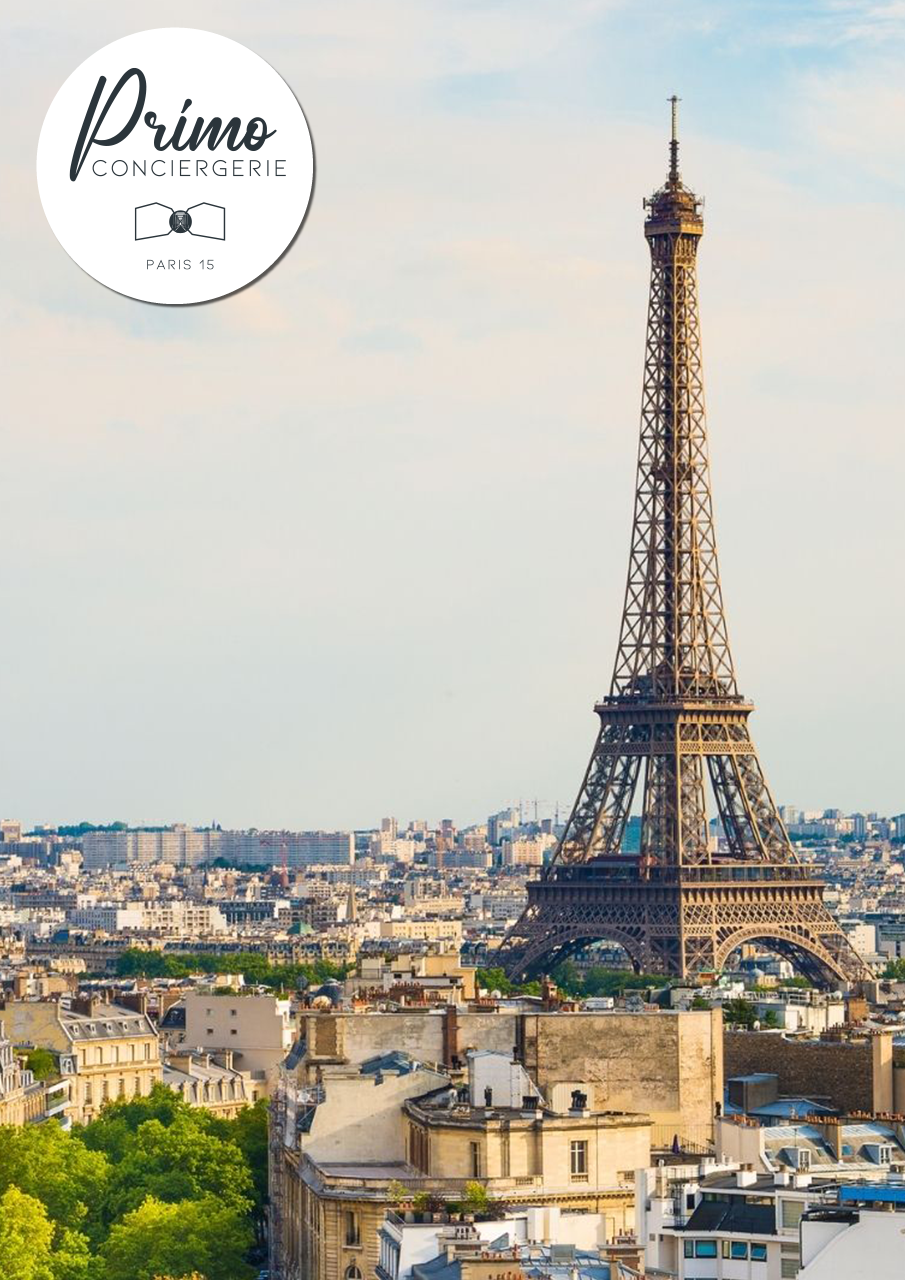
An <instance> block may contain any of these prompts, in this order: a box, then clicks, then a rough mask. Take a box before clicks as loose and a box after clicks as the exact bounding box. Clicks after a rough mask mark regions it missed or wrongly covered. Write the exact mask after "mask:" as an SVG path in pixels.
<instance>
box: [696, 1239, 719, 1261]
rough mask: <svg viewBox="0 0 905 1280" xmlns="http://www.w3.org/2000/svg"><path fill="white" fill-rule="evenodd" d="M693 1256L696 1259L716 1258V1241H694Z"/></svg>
mask: <svg viewBox="0 0 905 1280" xmlns="http://www.w3.org/2000/svg"><path fill="white" fill-rule="evenodd" d="M694 1256H695V1257H696V1258H715V1257H716V1241H715V1240H695V1242H694Z"/></svg>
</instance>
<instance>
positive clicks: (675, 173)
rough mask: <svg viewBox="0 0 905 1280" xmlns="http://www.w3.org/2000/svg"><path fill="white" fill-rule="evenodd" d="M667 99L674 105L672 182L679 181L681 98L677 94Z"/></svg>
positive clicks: (671, 149)
mask: <svg viewBox="0 0 905 1280" xmlns="http://www.w3.org/2000/svg"><path fill="white" fill-rule="evenodd" d="M667 101H668V102H669V103H670V105H671V107H672V135H671V137H670V141H669V180H670V182H678V181H679V103H680V102H681V101H682V99H681V98H677V97H676V95H675V94H673V95H672V97H671V98H668V99H667Z"/></svg>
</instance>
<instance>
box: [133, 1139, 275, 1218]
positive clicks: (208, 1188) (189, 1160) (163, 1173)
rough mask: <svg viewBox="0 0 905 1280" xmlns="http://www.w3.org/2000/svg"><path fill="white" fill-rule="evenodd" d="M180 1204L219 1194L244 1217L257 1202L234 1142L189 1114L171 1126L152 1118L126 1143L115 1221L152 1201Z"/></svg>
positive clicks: (218, 1195) (250, 1177)
mask: <svg viewBox="0 0 905 1280" xmlns="http://www.w3.org/2000/svg"><path fill="white" fill-rule="evenodd" d="M148 1196H152V1197H154V1198H155V1199H156V1200H159V1201H168V1202H176V1201H181V1200H199V1199H201V1198H202V1197H205V1196H216V1197H217V1198H218V1200H219V1202H220V1203H221V1204H222V1205H223V1206H224V1207H225V1208H229V1209H233V1210H235V1212H236V1213H238V1214H240V1215H242V1214H247V1213H248V1212H249V1211H250V1210H251V1208H252V1206H253V1203H254V1185H253V1182H252V1176H251V1171H250V1169H249V1167H248V1164H247V1162H246V1160H245V1157H244V1156H243V1155H242V1152H241V1151H240V1150H239V1148H238V1147H237V1146H236V1144H235V1143H234V1142H224V1141H223V1139H221V1138H217V1137H215V1136H214V1135H213V1134H211V1133H208V1132H206V1130H205V1128H204V1127H203V1121H202V1122H201V1123H199V1122H198V1121H196V1120H195V1119H193V1118H191V1117H188V1116H180V1117H178V1118H177V1119H176V1120H174V1121H173V1123H172V1124H171V1125H169V1126H168V1127H167V1126H165V1125H163V1124H161V1122H160V1121H159V1120H146V1121H145V1123H144V1124H142V1125H140V1126H139V1128H138V1129H137V1131H136V1132H135V1134H134V1135H133V1136H132V1137H131V1139H130V1140H129V1141H128V1142H127V1143H126V1145H125V1148H124V1151H123V1155H122V1158H121V1159H120V1160H119V1162H118V1163H117V1164H116V1165H114V1167H113V1170H112V1173H111V1176H110V1188H109V1192H108V1197H107V1211H108V1218H109V1219H110V1220H113V1219H116V1218H119V1217H121V1216H122V1215H123V1214H124V1213H128V1212H129V1211H131V1210H134V1209H137V1208H139V1206H140V1205H141V1204H142V1202H143V1201H144V1200H145V1199H146V1197H148Z"/></svg>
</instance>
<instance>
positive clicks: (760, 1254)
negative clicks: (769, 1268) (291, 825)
mask: <svg viewBox="0 0 905 1280" xmlns="http://www.w3.org/2000/svg"><path fill="white" fill-rule="evenodd" d="M751 1261H752V1262H766V1261H767V1246H766V1245H765V1244H753V1245H752V1246H751Z"/></svg>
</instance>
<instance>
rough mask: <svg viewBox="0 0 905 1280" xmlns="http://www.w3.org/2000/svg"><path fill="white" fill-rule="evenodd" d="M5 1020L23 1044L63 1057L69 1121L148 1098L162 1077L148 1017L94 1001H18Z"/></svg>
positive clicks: (11, 1005) (84, 1119)
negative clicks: (133, 1099)
mask: <svg viewBox="0 0 905 1280" xmlns="http://www.w3.org/2000/svg"><path fill="white" fill-rule="evenodd" d="M3 1018H4V1020H5V1022H6V1026H7V1029H8V1031H9V1034H10V1035H11V1036H12V1038H13V1039H14V1040H15V1042H16V1043H17V1044H28V1045H34V1046H36V1047H39V1048H43V1049H51V1050H53V1052H54V1053H56V1054H57V1055H58V1057H59V1061H60V1072H61V1074H62V1075H63V1076H68V1077H71V1083H70V1089H69V1095H68V1100H67V1105H66V1109H65V1113H66V1114H65V1118H66V1120H67V1121H72V1122H74V1123H78V1124H84V1123H86V1122H87V1121H89V1120H92V1119H93V1118H94V1117H95V1116H96V1115H97V1114H98V1112H99V1111H100V1109H101V1107H103V1105H104V1103H105V1102H108V1101H111V1100H113V1099H116V1098H131V1097H135V1096H137V1095H147V1094H149V1093H150V1092H151V1089H152V1088H153V1086H154V1084H155V1083H156V1082H157V1081H159V1080H160V1079H161V1064H160V1050H159V1044H158V1039H157V1032H156V1030H155V1028H154V1024H153V1023H152V1022H151V1020H150V1019H149V1018H148V1017H147V1015H146V1014H143V1013H137V1012H135V1011H134V1010H133V1009H126V1008H123V1007H122V1006H121V1005H116V1004H108V1003H106V1002H104V1001H101V1000H97V999H95V998H93V997H92V998H90V999H85V1000H77V999H73V1000H72V1001H71V1002H70V1003H68V1004H64V1003H63V1002H62V1001H60V1000H57V999H52V1000H14V1001H10V1002H8V1003H7V1004H6V1007H5V1009H4V1010H3Z"/></svg>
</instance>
